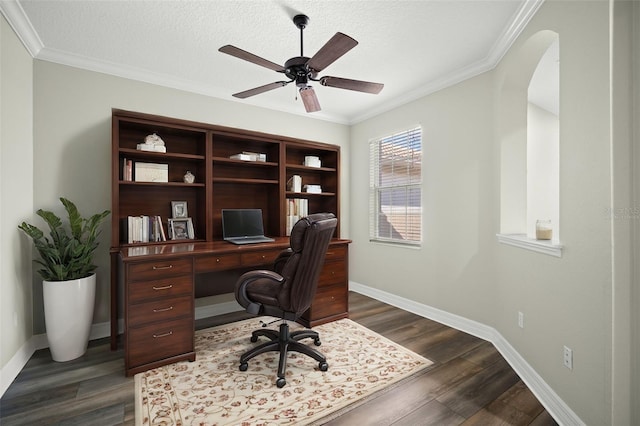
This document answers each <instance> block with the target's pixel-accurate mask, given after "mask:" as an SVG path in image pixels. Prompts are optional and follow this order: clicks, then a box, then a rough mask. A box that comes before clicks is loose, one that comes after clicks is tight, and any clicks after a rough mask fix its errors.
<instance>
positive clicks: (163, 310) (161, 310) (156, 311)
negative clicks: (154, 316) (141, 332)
mask: <svg viewBox="0 0 640 426" xmlns="http://www.w3.org/2000/svg"><path fill="white" fill-rule="evenodd" d="M172 309H173V306H169V307H168V308H162V309H154V310H153V312H154V313H158V312H167V311H171V310H172Z"/></svg>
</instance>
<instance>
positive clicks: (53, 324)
mask: <svg viewBox="0 0 640 426" xmlns="http://www.w3.org/2000/svg"><path fill="white" fill-rule="evenodd" d="M42 294H43V298H44V320H45V325H46V328H47V341H48V342H49V349H50V350H51V357H52V358H53V360H54V361H58V362H64V361H71V360H72V359H76V358H79V357H81V356H82V355H84V353H85V352H86V351H87V344H88V343H89V332H90V331H91V324H92V322H93V305H94V303H95V295H96V274H95V273H94V274H91V275H89V276H88V277H86V278H80V279H77V280H69V281H42Z"/></svg>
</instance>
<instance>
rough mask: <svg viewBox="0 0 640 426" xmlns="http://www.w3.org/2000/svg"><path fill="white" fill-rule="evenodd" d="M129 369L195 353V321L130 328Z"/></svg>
mask: <svg viewBox="0 0 640 426" xmlns="http://www.w3.org/2000/svg"><path fill="white" fill-rule="evenodd" d="M128 334H129V336H128V337H127V341H128V343H129V345H128V347H127V360H128V362H127V368H132V367H136V366H139V365H143V364H147V363H150V362H154V361H159V360H162V359H163V358H168V357H172V356H176V355H180V354H183V353H186V352H192V351H193V349H194V348H193V321H192V320H191V319H190V318H187V319H182V320H175V321H169V322H163V323H161V324H150V325H147V326H144V327H129V330H128Z"/></svg>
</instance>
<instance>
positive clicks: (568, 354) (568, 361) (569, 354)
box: [562, 346, 573, 370]
mask: <svg viewBox="0 0 640 426" xmlns="http://www.w3.org/2000/svg"><path fill="white" fill-rule="evenodd" d="M562 364H563V365H564V366H565V367H567V368H568V369H569V370H573V351H572V350H571V348H568V347H566V346H565V347H564V354H563V356H562Z"/></svg>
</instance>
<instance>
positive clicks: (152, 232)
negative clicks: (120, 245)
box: [122, 215, 167, 244]
mask: <svg viewBox="0 0 640 426" xmlns="http://www.w3.org/2000/svg"><path fill="white" fill-rule="evenodd" d="M126 221H127V223H126V226H123V227H122V229H123V231H124V232H125V233H126V235H123V241H125V240H126V241H127V244H133V243H150V242H158V241H167V236H166V234H165V232H164V226H163V225H162V219H161V218H160V216H144V215H142V216H127V219H126Z"/></svg>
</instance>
